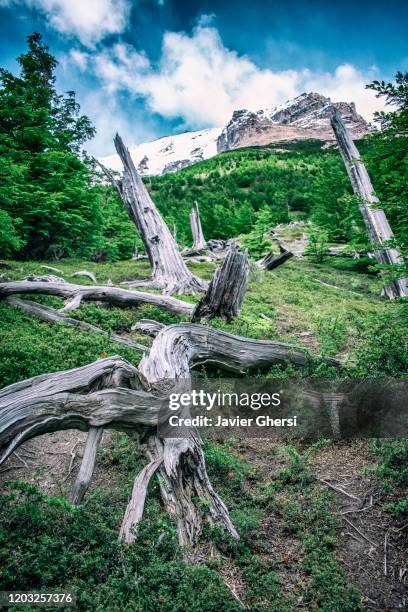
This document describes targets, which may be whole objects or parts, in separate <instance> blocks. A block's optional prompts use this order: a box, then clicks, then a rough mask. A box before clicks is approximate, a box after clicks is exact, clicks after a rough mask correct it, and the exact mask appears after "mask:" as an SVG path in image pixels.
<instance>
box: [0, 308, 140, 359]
mask: <svg viewBox="0 0 408 612" xmlns="http://www.w3.org/2000/svg"><path fill="white" fill-rule="evenodd" d="M5 301H6V302H7V304H9V305H10V306H14V307H15V308H19V309H20V310H23V311H24V312H26V313H27V314H29V315H32V316H34V317H37V318H38V319H41V321H46V322H47V323H65V324H66V325H73V326H74V327H77V328H78V329H80V330H82V331H89V332H93V333H96V334H102V335H103V336H107V337H108V338H109V339H110V340H112V341H114V342H117V343H118V344H124V345H125V346H129V347H130V348H133V349H135V350H138V351H146V350H147V347H146V346H144V345H143V344H139V343H138V342H134V341H133V340H131V339H130V338H123V337H122V336H118V335H117V334H109V333H108V332H107V331H105V330H104V329H101V328H100V327H96V326H95V325H91V323H86V322H85V321H79V320H78V319H73V318H72V317H68V316H67V315H64V314H63V313H62V312H60V311H58V310H55V309H54V308H50V307H49V306H44V305H43V304H38V303H37V302H32V301H31V300H20V299H19V298H15V297H8V298H6V300H5Z"/></svg>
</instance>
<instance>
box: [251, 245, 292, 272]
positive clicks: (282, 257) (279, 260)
mask: <svg viewBox="0 0 408 612" xmlns="http://www.w3.org/2000/svg"><path fill="white" fill-rule="evenodd" d="M291 257H293V253H291V252H290V251H285V250H284V249H281V253H280V254H279V255H276V253H272V251H271V252H270V253H268V254H267V255H265V256H264V257H262V259H260V260H259V261H258V262H257V264H258V267H259V268H261V270H273V269H274V268H277V267H278V266H281V265H282V264H284V263H285V261H287V260H288V259H290V258H291Z"/></svg>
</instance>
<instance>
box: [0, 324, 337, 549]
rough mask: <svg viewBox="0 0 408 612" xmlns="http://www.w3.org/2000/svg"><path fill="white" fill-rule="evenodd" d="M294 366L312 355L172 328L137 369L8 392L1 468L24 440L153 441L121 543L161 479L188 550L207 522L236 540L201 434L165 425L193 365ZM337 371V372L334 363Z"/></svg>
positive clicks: (98, 364)
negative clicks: (113, 433) (167, 409)
mask: <svg viewBox="0 0 408 612" xmlns="http://www.w3.org/2000/svg"><path fill="white" fill-rule="evenodd" d="M286 361H290V362H292V363H294V364H295V365H296V366H298V367H301V366H303V365H305V364H306V363H307V361H308V357H307V354H306V351H305V350H303V349H301V348H298V347H294V346H290V345H286V344H282V343H278V342H266V341H260V340H253V339H249V338H241V337H239V336H233V335H231V334H228V333H226V332H223V331H220V330H216V329H211V328H208V327H206V326H203V325H196V324H191V323H184V324H178V325H171V326H169V327H166V328H164V329H162V330H161V331H159V333H158V334H157V336H156V338H155V339H154V340H153V344H152V347H151V349H150V351H149V354H147V355H145V356H144V357H143V359H142V361H141V363H140V365H139V367H138V368H135V367H134V366H132V365H131V364H129V363H128V362H126V361H125V360H124V359H121V358H120V357H110V358H108V359H101V360H98V361H95V362H94V363H92V364H89V365H87V366H84V367H82V368H75V369H73V370H67V371H63V372H56V373H53V374H46V375H42V376H36V377H34V378H31V379H28V380H24V381H21V382H18V383H15V384H13V385H10V386H8V387H6V388H4V389H2V390H0V447H1V448H2V454H1V456H0V463H2V462H3V461H5V460H6V459H7V458H8V457H9V456H10V455H11V454H12V453H13V452H14V451H15V450H16V449H17V447H18V446H19V445H20V444H22V443H23V442H24V441H25V440H28V439H30V438H33V437H35V436H38V435H41V434H43V433H48V432H52V431H58V430H62V429H72V428H75V429H80V430H84V431H88V430H90V429H92V428H111V429H118V430H122V431H125V432H127V433H132V434H134V433H138V434H139V435H141V436H143V435H145V434H146V433H148V434H149V439H150V443H149V445H148V450H147V451H146V455H147V457H148V459H149V465H148V466H147V467H146V468H145V469H144V471H143V472H142V474H140V475H139V476H138V477H137V478H136V481H135V486H134V495H132V498H131V500H130V502H129V507H128V509H127V511H126V513H125V519H124V522H123V524H122V529H121V537H122V539H124V541H125V542H131V541H132V540H133V538H134V533H135V528H136V527H137V522H138V520H139V518H140V516H141V513H142V511H143V503H144V496H145V491H146V487H147V483H148V480H149V478H150V477H151V475H152V474H153V472H154V471H155V470H157V475H158V478H159V482H160V489H161V493H162V497H163V501H164V504H165V507H166V509H167V510H168V511H169V512H171V513H172V514H174V515H175V517H176V520H177V526H178V536H179V542H180V544H182V545H185V546H187V547H193V546H194V545H195V544H196V543H197V540H198V538H199V536H200V533H201V531H202V527H203V521H204V520H209V521H210V522H214V523H218V524H220V525H222V526H223V527H224V528H225V529H227V530H228V531H229V533H230V534H231V535H232V536H233V537H238V535H237V532H236V530H235V528H234V526H233V524H232V523H231V520H230V518H229V514H228V511H227V508H226V507H225V505H224V503H223V502H222V500H221V499H220V498H219V497H218V495H217V494H216V493H215V491H214V490H213V488H212V486H211V483H210V481H209V479H208V476H207V472H206V467H205V460H204V455H203V451H202V444H201V439H200V437H199V435H198V433H197V432H196V430H195V429H194V428H192V429H191V430H190V435H189V436H188V437H186V438H164V439H161V438H160V437H159V436H160V434H159V430H157V424H158V419H159V415H160V414H161V410H163V406H165V405H166V404H165V402H166V398H167V397H168V394H169V393H170V392H172V390H174V388H178V389H179V386H177V385H179V384H180V381H181V382H182V383H183V385H187V386H188V385H189V384H190V382H189V381H190V369H191V368H192V367H193V366H194V365H197V364H201V363H213V364H214V365H216V366H218V367H221V368H223V369H226V370H229V371H233V372H242V371H243V370H246V369H248V368H259V367H267V366H269V365H271V364H274V363H283V362H286ZM329 362H330V363H331V364H332V365H339V363H338V362H336V361H335V360H329ZM94 437H95V438H97V435H96V431H95V432H94V434H93V435H92V438H91V440H90V443H89V446H90V448H89V453H88V458H87V461H86V464H87V465H86V471H87V473H89V471H90V468H91V467H92V461H93V460H92V456H93V454H94V452H95V440H94ZM84 471H85V467H84ZM86 480H87V478H82V481H83V482H86ZM143 492H144V493H143ZM196 499H201V500H204V501H205V502H206V507H207V509H208V512H207V514H208V515H207V517H203V513H202V510H201V509H199V508H198V507H197V506H196Z"/></svg>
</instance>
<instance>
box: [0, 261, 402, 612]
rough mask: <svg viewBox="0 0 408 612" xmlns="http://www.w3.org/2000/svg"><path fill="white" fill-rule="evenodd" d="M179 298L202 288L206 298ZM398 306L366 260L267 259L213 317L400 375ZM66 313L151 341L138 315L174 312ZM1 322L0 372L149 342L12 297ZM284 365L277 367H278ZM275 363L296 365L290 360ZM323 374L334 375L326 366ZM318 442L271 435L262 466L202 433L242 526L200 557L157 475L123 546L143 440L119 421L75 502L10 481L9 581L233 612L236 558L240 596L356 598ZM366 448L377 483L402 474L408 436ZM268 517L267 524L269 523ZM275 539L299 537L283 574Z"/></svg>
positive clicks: (89, 603) (101, 276)
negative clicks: (188, 558) (132, 537)
mask: <svg viewBox="0 0 408 612" xmlns="http://www.w3.org/2000/svg"><path fill="white" fill-rule="evenodd" d="M10 265H11V269H5V270H3V271H2V274H5V276H6V278H3V280H6V279H10V280H11V279H21V278H24V277H25V276H27V275H28V274H44V273H47V271H45V270H44V269H43V268H41V263H38V262H23V263H21V262H17V263H16V262H10ZM50 265H56V267H58V268H60V269H61V270H62V271H63V275H64V277H65V278H66V279H67V280H71V276H70V275H71V274H72V272H73V271H76V270H79V269H88V270H91V271H93V272H94V273H95V275H96V277H97V279H98V283H100V284H103V283H106V282H107V281H108V279H111V280H112V282H113V283H115V284H118V283H119V282H121V281H122V280H124V279H125V278H143V277H147V276H148V267H147V265H146V263H145V262H140V261H139V262H134V261H126V262H116V263H102V264H92V263H89V262H84V261H77V260H63V261H61V262H58V263H57V264H53V263H50ZM192 269H193V270H194V272H195V273H197V274H199V275H201V276H203V277H205V278H209V277H211V274H212V272H213V269H214V267H213V266H211V265H207V264H206V265H200V264H195V265H194V266H192ZM50 273H51V272H50ZM316 279H320V280H323V281H324V282H325V283H328V284H332V285H335V286H336V287H339V288H341V289H336V288H332V287H326V286H324V285H321V284H320V283H319V282H317V281H316ZM72 280H75V282H78V283H84V284H86V283H89V281H88V280H87V279H83V278H77V279H72ZM36 299H38V300H39V301H41V302H43V303H47V304H50V305H53V306H54V307H59V306H61V304H62V301H61V300H60V299H58V298H52V297H44V296H41V297H37V298H36ZM180 299H186V300H188V301H196V300H197V299H198V296H195V297H188V298H187V297H183V296H180ZM403 309H404V304H402V303H401V302H398V301H397V302H394V303H391V302H389V301H386V300H383V299H380V298H379V297H378V295H377V293H376V287H375V284H374V278H373V276H372V275H370V274H369V273H367V271H366V270H365V268H364V266H361V265H360V264H359V263H358V262H352V261H343V260H340V259H334V258H330V260H328V261H323V262H322V263H320V264H318V263H315V262H313V261H309V260H301V261H293V260H291V261H289V262H287V263H286V264H285V265H284V266H282V267H280V268H278V269H276V270H274V271H273V272H271V273H267V272H266V273H265V272H260V271H252V272H251V276H250V283H249V287H248V291H247V294H246V297H245V301H244V304H243V308H242V314H241V316H240V318H239V319H236V320H234V321H233V322H232V323H231V325H227V324H225V323H224V322H222V321H220V320H214V321H212V322H211V323H210V324H211V325H212V326H214V327H218V328H222V329H225V330H227V331H230V332H232V333H236V334H240V335H243V336H249V337H253V338H262V339H276V340H280V341H284V342H291V343H294V344H303V345H304V346H306V347H307V348H308V349H309V350H310V352H311V353H313V354H315V355H318V354H321V355H324V356H328V355H330V356H334V355H336V356H340V357H341V358H342V359H343V360H344V361H345V362H347V364H348V366H347V367H348V370H347V374H348V375H349V376H352V375H359V376H360V375H361V376H367V375H380V374H383V373H385V374H388V375H394V376H401V375H403V374H404V371H405V372H406V355H407V353H408V351H407V350H406V348H405V346H404V337H406V336H407V335H408V334H406V327H407V322H406V320H405V318H404V310H403ZM72 316H75V317H77V318H81V319H82V320H84V321H87V322H89V323H93V324H95V325H98V326H100V327H101V328H103V329H105V330H106V331H108V332H109V333H113V332H114V333H119V334H122V335H129V336H130V337H133V338H134V339H137V340H138V341H143V342H146V344H148V343H149V342H150V341H149V340H147V339H146V338H142V337H139V336H138V335H137V334H135V333H134V332H132V331H131V326H132V325H133V323H135V322H136V321H137V320H139V319H140V318H146V317H148V318H153V319H157V320H160V321H162V322H163V323H166V324H170V323H175V322H177V321H180V320H181V319H180V317H177V316H175V315H172V314H169V313H166V312H162V311H159V310H158V309H155V308H153V307H151V306H143V307H140V308H132V309H119V308H114V307H106V306H102V307H101V306H97V305H94V304H87V303H85V304H83V305H82V306H81V308H80V309H79V310H78V311H75V312H73V313H72ZM305 333H306V334H307V335H304V334H305ZM0 334H1V345H0V385H1V386H3V385H6V384H10V383H12V382H16V381H17V380H21V379H24V378H27V377H29V376H34V375H36V374H41V373H45V372H51V371H55V370H60V369H66V368H71V367H76V366H81V365H84V364H86V363H89V362H91V361H93V360H95V359H98V358H100V357H105V356H107V355H113V354H119V355H121V356H123V357H124V358H126V359H128V360H129V361H131V362H132V363H134V364H137V363H138V361H139V359H140V357H141V353H140V352H137V351H133V350H131V349H128V348H126V347H124V346H123V345H120V344H117V343H114V342H111V341H110V340H109V339H108V338H106V337H104V336H101V335H99V334H95V333H89V332H86V333H85V332H79V331H77V330H76V329H74V328H72V327H69V326H66V325H64V324H53V325H50V324H46V323H43V322H40V321H37V320H36V319H33V318H31V317H29V316H28V315H26V314H23V313H22V312H20V311H18V310H16V309H13V308H11V307H10V306H8V305H7V304H5V303H0ZM396 337H398V342H395V338H396ZM277 371H278V369H277V368H274V369H271V371H270V373H269V375H270V376H272V375H274V374H276V372H277ZM279 372H280V373H281V374H282V373H285V374H286V375H290V374H292V371H291V368H290V366H287V367H282V368H280V369H279ZM320 373H323V374H324V375H328V371H327V370H325V369H324V368H323V370H320ZM255 375H256V374H255ZM323 443H325V442H324V441H320V442H319V444H323ZM315 447H316V445H314V446H313V447H310V449H309V451H310V452H309V451H305V450H304V449H301V448H293V447H283V446H280V445H271V447H270V449H269V452H268V454H267V459H266V464H265V466H264V467H261V468H260V467H254V466H253V465H251V463H250V461H248V460H247V459H245V458H244V457H243V455H245V445H244V446H242V444H241V443H240V442H239V441H237V440H234V439H230V440H227V441H226V442H223V443H221V442H217V441H214V440H213V441H211V442H210V441H206V442H205V455H206V460H207V465H208V473H209V476H210V479H211V481H212V483H213V485H214V487H215V489H216V490H217V492H218V493H219V494H220V495H221V497H222V499H224V500H225V502H226V503H227V505H228V507H229V509H230V511H231V517H232V519H233V521H234V524H235V525H236V527H237V529H238V531H239V533H240V536H241V539H240V540H239V541H238V542H237V541H234V540H231V538H229V537H227V536H226V534H225V533H224V532H223V531H221V530H220V529H218V528H214V527H211V526H210V525H208V526H207V527H206V529H205V533H204V543H206V544H205V545H207V546H208V542H213V544H215V545H216V546H217V548H218V550H219V551H220V553H219V554H217V555H216V556H215V557H213V558H211V556H208V555H207V556H205V560H204V562H203V564H202V565H199V566H193V567H191V566H187V565H186V564H185V563H184V561H183V559H182V551H181V550H180V549H179V547H178V545H177V537H176V525H175V524H174V522H173V521H172V520H171V518H170V517H169V516H168V515H167V514H166V513H165V512H164V510H163V508H162V505H161V502H160V496H159V490H158V483H157V480H155V479H153V481H152V483H151V485H150V487H149V495H148V500H147V505H146V514H145V517H144V519H143V521H142V523H141V527H140V532H139V537H138V539H137V542H136V544H134V545H132V546H131V547H127V548H126V547H123V546H121V545H119V544H118V542H117V533H118V529H119V526H120V522H121V519H122V516H123V511H124V508H125V506H126V503H127V500H128V496H129V494H130V491H131V487H132V480H133V478H134V476H135V474H136V473H137V472H138V471H139V470H140V469H141V467H142V465H143V463H144V462H143V461H142V460H141V458H140V453H139V449H138V446H137V444H136V443H135V442H133V441H130V440H129V439H128V438H127V437H126V436H125V435H123V434H120V435H116V436H115V437H114V440H113V442H112V444H111V445H110V446H109V447H108V448H104V449H103V450H102V451H100V453H99V458H98V461H99V462H100V463H101V464H102V465H103V466H104V467H106V469H107V470H109V475H110V477H109V482H108V483H107V484H106V485H105V486H101V487H99V488H98V490H97V491H95V492H94V493H92V494H90V495H88V496H87V498H86V501H85V503H84V505H83V506H82V507H80V508H74V507H72V506H71V505H70V504H68V503H67V502H66V501H65V500H64V499H62V498H59V497H47V496H45V495H44V494H43V493H41V492H40V491H39V490H38V489H36V488H35V487H33V486H28V485H25V484H22V483H14V484H13V483H10V484H9V486H8V487H6V489H5V491H4V494H3V496H2V498H1V504H0V519H1V524H2V528H1V530H0V555H1V557H2V559H5V563H3V564H2V567H1V570H0V588H2V589H4V590H13V589H19V590H30V589H39V590H59V589H63V588H64V589H67V588H72V589H75V590H76V592H77V593H78V609H79V610H91V609H92V610H105V609H108V610H135V611H139V610H140V611H142V610H144V611H152V612H153V611H154V610H163V611H165V612H167V611H168V612H178V611H180V612H181V611H182V610H186V609H188V610H192V611H193V612H194V611H197V612H199V611H201V610H204V611H206V610H208V611H209V612H210V611H213V610H220V611H225V612H230V611H236V610H240V609H241V608H240V605H239V604H238V602H237V601H236V599H235V598H234V597H233V596H232V595H231V593H230V591H229V590H228V588H227V587H226V586H225V584H224V580H223V577H222V576H225V575H227V576H228V575H229V573H231V572H232V573H233V575H237V576H238V577H239V582H240V583H241V584H242V585H243V587H242V589H243V590H242V593H241V597H242V598H243V599H244V602H245V605H248V606H250V609H251V610H254V611H261V610H267V611H270V612H290V611H291V610H293V609H294V607H295V606H296V605H297V602H299V601H301V603H302V606H303V607H305V609H315V610H320V611H324V612H326V611H327V612H329V611H330V612H331V611H332V610H345V611H350V612H351V611H353V612H354V611H358V610H360V609H361V608H360V596H359V594H358V593H357V591H356V590H355V588H354V587H353V586H352V585H350V584H349V582H348V580H347V578H346V577H345V574H344V569H343V567H342V565H341V563H340V561H339V558H338V554H337V542H336V528H337V522H336V519H335V517H334V508H333V497H332V496H331V495H330V494H328V493H327V492H322V491H321V489H320V488H319V487H318V486H317V485H316V483H315V481H314V480H313V478H312V477H311V470H310V462H311V461H313V452H314V450H315ZM316 448H317V447H316ZM373 452H376V453H377V456H378V457H379V458H380V459H379V467H378V477H379V478H380V479H381V481H382V482H383V484H384V486H385V487H389V488H393V487H396V486H398V487H400V488H401V487H402V486H403V484H404V483H402V482H401V479H402V478H405V476H406V475H405V472H404V470H403V463H404V458H405V455H406V449H405V447H402V446H401V447H400V446H398V447H395V445H394V446H392V448H391V447H388V446H387V445H384V446H381V447H373ZM275 455H276V457H277V458H278V459H279V462H280V465H281V467H280V469H278V470H274V471H272V472H270V471H269V469H268V465H267V461H268V460H269V459H271V460H273V458H274V457H275ZM404 482H405V481H404ZM390 499H391V501H390V502H389V503H390V504H392V505H390V506H389V507H388V508H386V509H388V510H390V511H391V512H393V513H394V514H398V515H402V514H403V513H404V512H405V511H406V506H405V505H404V504H405V502H404V499H403V498H400V497H398V499H396V498H394V497H393V498H390ZM401 499H402V501H401ZM197 501H198V505H199V500H197ZM203 510H204V508H203ZM265 525H270V528H269V529H270V532H268V531H267V533H266V535H265V529H266V527H265ZM274 530H275V531H274ZM274 538H275V539H279V538H281V539H282V541H286V540H285V539H286V538H289V539H290V541H291V542H292V543H293V544H294V546H295V548H296V550H297V551H298V558H297V560H296V561H294V562H293V563H295V565H293V566H292V569H291V571H290V572H289V573H288V571H287V563H288V562H287V560H286V558H285V554H284V553H282V552H281V551H277V552H276V553H275V552H274V542H275V539H274ZM288 585H289V586H288Z"/></svg>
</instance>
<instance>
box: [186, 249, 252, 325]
mask: <svg viewBox="0 0 408 612" xmlns="http://www.w3.org/2000/svg"><path fill="white" fill-rule="evenodd" d="M247 283H248V256H247V254H246V253H242V251H240V250H239V247H238V246H237V245H236V244H233V245H232V246H231V247H230V249H229V251H228V253H227V256H226V258H225V259H224V262H223V264H222V265H221V266H220V268H218V270H217V271H216V272H215V274H214V276H213V278H212V280H211V282H210V285H209V287H208V290H207V292H206V293H205V295H204V296H203V297H202V298H201V300H200V301H199V302H198V304H197V306H196V308H195V310H194V312H193V317H192V320H193V321H202V320H208V319H211V318H212V317H221V318H223V319H225V320H226V321H231V319H232V318H233V317H237V316H239V313H240V310H241V304H242V301H243V299H244V297H245V292H246V288H247Z"/></svg>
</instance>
